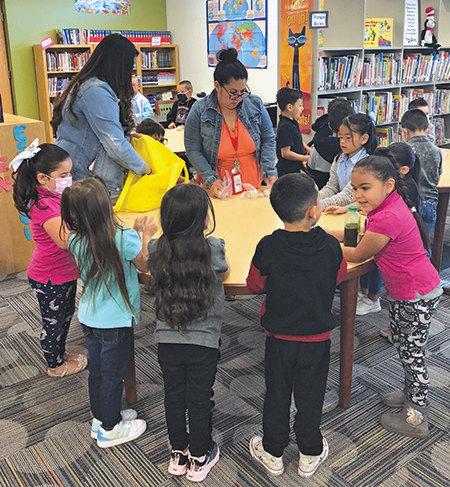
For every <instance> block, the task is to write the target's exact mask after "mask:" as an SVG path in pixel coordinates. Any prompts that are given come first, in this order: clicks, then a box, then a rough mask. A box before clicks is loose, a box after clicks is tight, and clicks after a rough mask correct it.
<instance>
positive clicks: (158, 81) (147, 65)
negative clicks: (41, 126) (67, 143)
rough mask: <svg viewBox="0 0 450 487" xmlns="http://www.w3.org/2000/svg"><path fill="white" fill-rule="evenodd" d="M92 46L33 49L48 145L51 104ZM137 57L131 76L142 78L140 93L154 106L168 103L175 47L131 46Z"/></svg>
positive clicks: (175, 63) (172, 91)
mask: <svg viewBox="0 0 450 487" xmlns="http://www.w3.org/2000/svg"><path fill="white" fill-rule="evenodd" d="M95 47H96V44H86V45H83V44H56V45H54V46H51V47H48V48H47V49H46V50H43V49H42V47H41V45H35V46H33V52H34V63H35V70H36V82H37V89H38V101H39V113H40V119H41V120H42V121H43V122H45V133H46V139H47V141H48V142H52V141H53V140H54V138H53V131H52V127H51V126H50V121H51V119H52V111H53V102H54V101H55V99H56V97H57V96H58V94H59V93H61V92H62V91H63V90H64V88H65V87H66V86H67V85H68V83H69V81H70V79H71V78H72V76H73V75H74V74H75V73H77V72H79V71H80V69H81V68H82V67H83V66H84V64H85V63H86V61H87V60H88V59H89V56H90V55H91V53H92V52H93V51H94V49H95ZM135 47H136V49H137V50H138V51H139V55H138V57H137V59H136V67H135V70H134V73H135V74H136V75H138V76H140V77H141V78H142V81H143V82H142V86H141V92H142V93H143V94H144V95H145V96H147V97H148V98H149V100H150V102H151V103H152V105H154V101H155V97H157V98H159V99H172V98H174V96H176V87H177V84H178V83H179V81H180V79H179V69H178V46H177V45H175V44H161V45H159V46H153V45H151V44H135Z"/></svg>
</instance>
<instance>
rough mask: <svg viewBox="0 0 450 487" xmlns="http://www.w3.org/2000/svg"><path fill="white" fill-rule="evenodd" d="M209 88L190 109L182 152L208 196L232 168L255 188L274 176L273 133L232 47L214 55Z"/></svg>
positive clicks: (219, 187) (217, 191) (216, 193)
mask: <svg viewBox="0 0 450 487" xmlns="http://www.w3.org/2000/svg"><path fill="white" fill-rule="evenodd" d="M217 61H218V64H217V66H216V69H215V70H214V90H213V91H212V92H211V93H210V94H209V95H207V96H206V97H205V98H202V99H201V100H198V101H197V102H196V103H195V104H194V105H193V106H192V108H191V109H190V111H189V114H188V117H187V120H186V124H185V132H184V144H185V148H186V155H187V157H188V158H189V161H190V162H191V163H192V165H193V166H194V168H195V170H196V171H197V173H198V174H199V175H200V176H201V178H203V181H204V184H205V186H206V187H207V188H208V189H209V190H210V192H211V194H212V196H215V197H218V196H219V194H220V192H221V190H222V189H223V186H224V183H223V181H222V179H221V178H223V177H224V176H225V174H226V171H229V172H230V173H231V171H232V170H233V169H237V170H238V171H239V172H240V173H241V179H242V182H243V183H249V184H251V185H252V186H254V187H255V188H259V187H260V186H261V181H263V180H264V181H265V182H266V184H267V185H269V186H271V185H272V184H273V183H274V182H275V181H276V179H277V169H276V167H275V134H274V132H273V128H272V122H271V120H270V116H269V114H268V112H267V110H266V108H265V107H264V105H263V102H262V100H261V98H259V96H256V95H252V94H250V91H249V89H248V87H247V79H248V73H247V70H246V68H245V66H244V65H243V64H242V63H241V62H240V61H238V59H237V51H236V49H234V48H229V49H224V50H222V51H219V52H218V53H217Z"/></svg>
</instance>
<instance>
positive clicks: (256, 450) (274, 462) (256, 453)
mask: <svg viewBox="0 0 450 487" xmlns="http://www.w3.org/2000/svg"><path fill="white" fill-rule="evenodd" d="M250 453H251V455H252V457H253V458H254V459H255V460H257V461H258V462H259V463H261V465H262V466H263V467H264V468H265V469H266V470H267V471H268V472H269V473H271V474H272V475H281V474H282V473H284V463H283V457H274V456H273V455H271V454H270V453H268V452H266V450H264V446H263V442H262V436H254V437H253V438H252V439H251V440H250Z"/></svg>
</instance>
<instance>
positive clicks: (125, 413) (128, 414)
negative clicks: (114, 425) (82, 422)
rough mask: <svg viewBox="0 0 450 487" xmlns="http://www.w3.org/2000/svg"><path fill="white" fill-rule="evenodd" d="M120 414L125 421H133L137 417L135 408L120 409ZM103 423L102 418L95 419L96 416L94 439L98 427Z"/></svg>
mask: <svg viewBox="0 0 450 487" xmlns="http://www.w3.org/2000/svg"><path fill="white" fill-rule="evenodd" d="M120 415H121V416H122V419H123V420H124V421H131V420H132V419H136V418H137V412H136V411H135V410H134V409H124V410H122V411H120ZM101 425H102V422H101V421H100V420H98V419H95V418H94V419H93V420H92V426H91V438H94V440H96V439H97V434H98V428H99V426H101Z"/></svg>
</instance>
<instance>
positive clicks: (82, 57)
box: [33, 44, 93, 142]
mask: <svg viewBox="0 0 450 487" xmlns="http://www.w3.org/2000/svg"><path fill="white" fill-rule="evenodd" d="M92 49H93V48H92V45H90V44H87V45H86V44H77V45H59V44H58V45H54V46H51V47H48V48H47V49H46V50H43V49H42V47H41V45H36V46H33V52H34V63H35V68H36V82H37V89H38V101H39V113H40V118H41V120H42V121H43V122H45V134H46V138H47V142H52V141H53V131H52V128H51V126H50V121H51V119H52V108H53V101H54V100H55V98H56V97H57V95H58V94H59V93H61V92H62V91H63V90H64V88H65V87H66V86H67V85H68V84H69V81H70V79H71V78H72V76H73V75H74V74H76V73H78V72H79V71H80V69H81V68H82V67H83V66H84V65H85V64H86V62H87V60H88V59H89V57H90V55H91V52H92Z"/></svg>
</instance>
